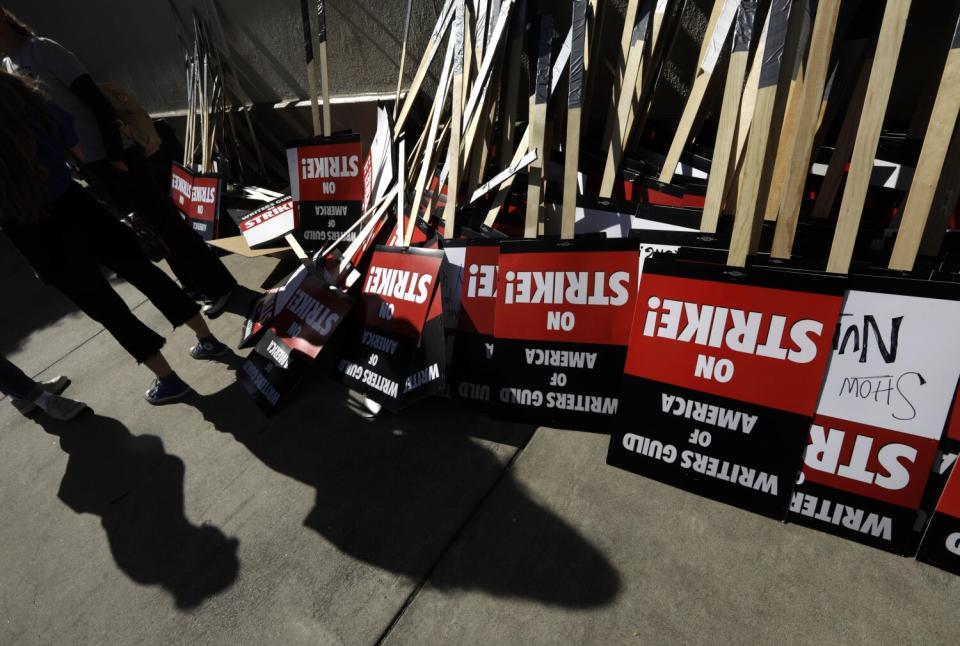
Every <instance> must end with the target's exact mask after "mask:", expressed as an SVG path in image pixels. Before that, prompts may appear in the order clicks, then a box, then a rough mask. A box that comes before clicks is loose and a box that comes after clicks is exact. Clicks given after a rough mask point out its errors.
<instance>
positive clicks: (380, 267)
mask: <svg viewBox="0 0 960 646" xmlns="http://www.w3.org/2000/svg"><path fill="white" fill-rule="evenodd" d="M442 262H443V253H442V252H440V251H434V250H428V249H416V248H403V247H377V248H376V250H375V251H374V253H373V257H372V258H371V260H370V266H369V267H368V269H367V273H366V276H365V277H364V279H363V283H362V285H361V289H360V298H359V300H358V302H357V306H356V307H355V308H354V316H353V317H351V321H350V323H351V325H352V329H350V330H349V332H348V337H347V339H346V342H345V344H344V352H343V356H342V358H341V359H340V361H338V362H337V365H336V370H335V372H336V375H337V377H338V378H339V379H340V380H341V381H343V382H344V383H345V384H347V385H348V386H350V387H351V388H353V389H355V390H357V391H359V392H362V393H364V394H365V395H367V396H368V397H369V398H370V399H372V400H374V401H376V402H378V403H380V404H381V405H383V406H384V407H385V408H387V409H388V410H393V411H396V410H399V409H400V408H403V407H405V406H408V405H410V404H412V403H413V402H415V401H418V400H420V399H423V398H425V397H428V396H430V395H434V394H437V393H439V392H441V391H442V390H443V388H444V387H445V384H446V359H445V350H444V336H443V320H442V316H443V304H442V302H441V298H440V292H439V290H438V284H439V272H440V265H441V263H442Z"/></svg>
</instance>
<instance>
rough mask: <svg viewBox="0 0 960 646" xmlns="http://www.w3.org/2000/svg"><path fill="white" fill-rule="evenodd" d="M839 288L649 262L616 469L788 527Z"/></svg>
mask: <svg viewBox="0 0 960 646" xmlns="http://www.w3.org/2000/svg"><path fill="white" fill-rule="evenodd" d="M842 290H843V285H842V281H838V280H837V279H831V278H822V277H814V276H807V277H803V278H802V279H801V278H798V277H796V276H793V275H791V274H788V273H786V272H781V273H774V272H760V271H756V270H751V272H750V274H746V275H745V274H743V273H742V272H725V271H724V270H723V268H722V267H718V266H713V265H707V264H703V263H692V262H682V261H673V260H670V259H669V258H663V259H659V258H654V259H651V260H648V261H647V262H646V265H645V267H644V273H643V279H642V280H641V281H640V293H639V296H638V299H637V309H636V315H635V317H634V319H633V329H632V333H631V336H630V347H629V350H628V352H627V361H626V368H625V371H624V372H625V374H624V386H623V392H622V397H621V401H622V402H623V413H622V414H621V416H620V418H619V420H618V424H617V427H618V428H617V432H616V433H615V434H614V435H613V437H611V440H610V449H609V452H608V456H607V462H608V464H611V465H614V466H617V467H621V468H624V469H627V470H629V471H633V472H635V473H639V474H641V475H645V476H648V477H651V478H654V479H656V480H660V481H662V482H666V483H669V484H673V485H676V486H678V487H681V488H683V489H687V490H689V491H693V492H696V493H699V494H701V495H703V496H707V497H709V498H713V499H715V500H720V501H723V502H726V503H729V504H733V505H737V506H739V507H744V508H746V509H749V510H751V511H755V512H757V513H761V514H764V515H767V516H771V517H775V518H784V517H785V516H786V513H787V505H788V504H789V501H790V492H791V490H792V489H793V484H794V480H795V478H796V476H797V472H798V471H799V469H800V463H801V459H802V454H803V444H804V440H805V439H806V436H807V431H808V430H809V424H810V416H811V415H813V412H814V410H815V407H816V403H817V397H818V395H819V392H820V384H821V383H822V380H823V375H824V372H825V370H826V366H827V361H828V359H829V357H830V343H831V339H832V336H833V330H834V327H835V326H836V323H837V317H838V316H839V313H840V306H841V303H842Z"/></svg>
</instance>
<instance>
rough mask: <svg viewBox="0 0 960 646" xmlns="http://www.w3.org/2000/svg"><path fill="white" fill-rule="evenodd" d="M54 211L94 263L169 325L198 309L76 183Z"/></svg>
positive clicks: (122, 226) (127, 230)
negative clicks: (140, 296)
mask: <svg viewBox="0 0 960 646" xmlns="http://www.w3.org/2000/svg"><path fill="white" fill-rule="evenodd" d="M55 211H56V215H57V220H58V222H60V223H61V224H62V225H63V226H64V228H65V229H66V230H68V231H71V232H72V234H73V235H74V236H75V238H76V239H77V240H79V241H82V243H83V244H85V245H86V246H87V247H88V249H89V250H90V253H91V255H92V256H93V257H94V258H95V259H96V260H97V261H98V262H100V263H101V264H103V265H105V266H107V267H109V268H110V269H112V270H114V271H115V272H117V274H118V275H119V276H120V277H121V278H123V279H125V280H126V281H127V282H129V283H130V284H131V285H133V286H134V287H136V288H137V289H138V290H140V291H141V292H142V293H143V295H144V296H146V297H147V298H149V299H150V302H151V303H153V304H154V305H155V306H156V307H157V309H158V310H160V312H161V313H162V314H163V315H164V316H165V317H166V319H167V320H168V321H170V323H171V325H173V327H179V326H181V325H183V324H184V323H186V322H187V321H189V320H190V319H191V318H193V317H194V316H196V314H197V313H198V312H199V311H200V307H199V306H198V305H197V304H196V303H195V302H193V300H191V299H190V297H188V296H187V295H186V293H184V291H183V290H182V289H180V287H179V286H178V285H177V284H176V283H175V282H174V281H173V279H171V278H170V277H169V276H168V275H167V274H165V273H164V272H163V270H161V269H160V268H159V267H157V266H156V265H154V264H153V263H152V262H150V259H149V258H147V257H146V256H145V255H144V254H143V252H142V251H141V250H140V247H139V245H138V244H137V241H136V236H134V234H133V232H131V231H130V230H129V229H127V228H126V226H124V225H123V224H121V223H119V222H117V221H116V220H115V219H114V218H113V217H111V216H110V214H109V213H107V212H106V211H104V210H103V208H102V207H101V206H100V204H99V203H97V202H96V200H94V199H93V198H91V197H90V196H89V195H87V194H86V193H84V192H83V191H82V190H80V189H79V188H77V187H76V185H74V186H73V187H71V189H70V190H68V191H67V194H66V195H65V196H64V197H63V198H61V199H60V200H58V202H57V205H56V207H55Z"/></svg>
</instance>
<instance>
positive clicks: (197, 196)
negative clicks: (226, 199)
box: [170, 162, 221, 240]
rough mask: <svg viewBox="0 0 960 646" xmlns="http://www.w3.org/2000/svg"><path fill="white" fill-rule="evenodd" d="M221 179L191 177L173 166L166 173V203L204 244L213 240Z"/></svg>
mask: <svg viewBox="0 0 960 646" xmlns="http://www.w3.org/2000/svg"><path fill="white" fill-rule="evenodd" d="M220 191H221V178H220V175H219V174H218V173H200V174H198V173H194V172H193V171H191V170H190V169H189V168H187V167H186V166H183V165H181V164H178V163H176V162H174V163H173V165H172V167H171V172H170V199H171V200H173V204H174V206H176V207H177V209H178V210H179V211H180V213H181V215H183V217H184V218H186V220H187V221H188V222H190V226H191V227H192V228H193V230H194V231H196V232H197V234H198V235H199V236H200V237H201V238H203V239H204V240H213V239H215V238H216V237H217V217H218V215H219V212H220Z"/></svg>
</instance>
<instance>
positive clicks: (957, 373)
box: [790, 278, 960, 555]
mask: <svg viewBox="0 0 960 646" xmlns="http://www.w3.org/2000/svg"><path fill="white" fill-rule="evenodd" d="M852 280H853V281H856V282H855V283H853V284H852V286H853V285H855V286H856V288H855V289H851V290H850V291H849V292H848V294H847V298H846V302H845V303H844V307H843V313H842V314H841V316H840V322H839V324H838V326H837V330H836V334H835V336H834V349H833V357H832V359H831V361H830V369H829V371H828V372H827V377H826V381H825V382H824V387H823V394H822V396H821V398H820V402H819V404H818V406H817V415H816V417H815V418H814V420H813V425H812V426H811V429H810V439H809V444H808V446H807V451H806V455H805V457H804V465H803V473H802V476H801V478H800V482H799V484H798V485H797V489H796V491H795V492H794V495H793V500H792V503H791V505H790V512H791V513H790V520H791V521H792V522H797V523H801V524H804V525H807V526H810V527H814V528H816V529H820V530H822V531H825V532H829V533H831V534H837V535H840V536H843V537H846V538H849V539H852V540H855V541H858V542H861V543H866V544H868V545H873V546H874V547H878V548H880V549H884V550H888V551H891V552H896V553H898V554H909V555H912V554H915V553H916V549H917V545H918V543H919V540H920V534H919V533H918V531H917V530H918V529H919V527H917V528H915V523H916V521H917V511H918V509H919V508H920V506H921V500H922V498H923V495H924V488H925V487H926V485H927V481H928V479H929V477H930V473H931V469H932V468H933V467H934V466H935V465H934V461H935V459H936V455H937V446H938V444H939V442H940V438H941V436H942V435H943V431H944V427H945V425H946V422H947V417H948V415H949V412H950V408H951V405H952V404H953V401H954V392H955V391H956V387H957V379H958V378H960V345H957V344H956V343H942V342H941V340H943V339H949V338H951V337H952V336H953V335H955V334H956V331H957V330H958V329H960V302H957V301H955V300H950V299H949V296H950V293H949V292H951V291H952V292H953V296H960V288H958V286H956V285H944V284H937V283H931V282H928V281H909V280H898V279H892V278H884V279H882V280H879V279H869V278H867V279H859V278H855V279H852ZM874 290H875V291H874ZM880 290H882V291H880ZM944 292H946V293H944ZM938 296H947V297H948V298H940V297H938ZM921 525H922V524H921Z"/></svg>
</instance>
